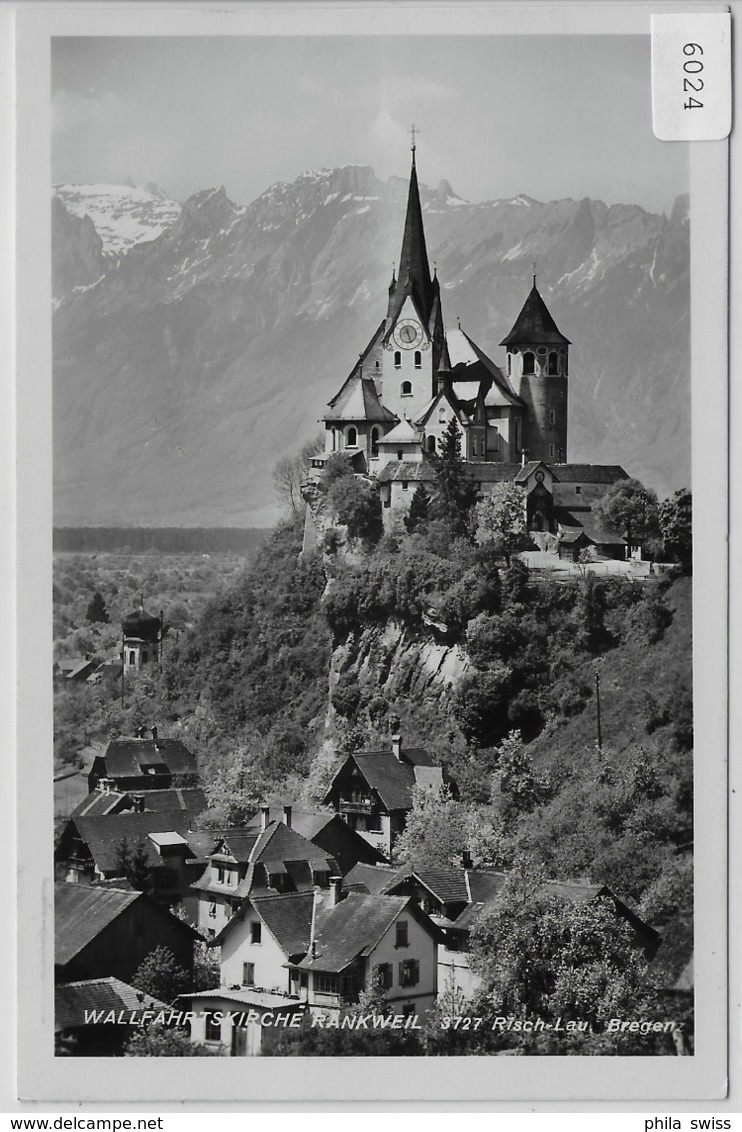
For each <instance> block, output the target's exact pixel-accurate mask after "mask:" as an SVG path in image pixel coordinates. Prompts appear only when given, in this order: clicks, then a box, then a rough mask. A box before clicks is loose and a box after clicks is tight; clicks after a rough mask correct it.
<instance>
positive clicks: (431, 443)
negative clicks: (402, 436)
mask: <svg viewBox="0 0 742 1132" xmlns="http://www.w3.org/2000/svg"><path fill="white" fill-rule="evenodd" d="M428 452H435V437H434V436H429V437H428Z"/></svg>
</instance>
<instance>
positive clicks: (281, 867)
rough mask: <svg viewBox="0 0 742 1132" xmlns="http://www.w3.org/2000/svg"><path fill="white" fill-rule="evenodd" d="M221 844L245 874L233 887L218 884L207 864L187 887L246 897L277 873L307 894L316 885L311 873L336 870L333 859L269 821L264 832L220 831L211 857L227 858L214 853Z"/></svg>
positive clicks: (292, 830)
mask: <svg viewBox="0 0 742 1132" xmlns="http://www.w3.org/2000/svg"><path fill="white" fill-rule="evenodd" d="M222 842H223V843H224V848H226V849H228V850H230V851H231V854H230V855H231V856H233V857H234V859H235V860H237V861H239V862H240V863H241V864H245V863H246V864H247V869H246V871H245V875H244V876H243V877H242V879H241V880H240V881H239V883H238V884H237V885H236V886H228V885H224V884H219V883H218V882H217V881H215V880H214V879H213V877H212V875H211V872H212V870H211V865H210V864H209V865H208V866H207V868H206V869H205V870H204V872H203V873H202V875H201V876H200V877H199V878H198V880H196V881H194V883H193V884H192V885H191V888H194V889H196V890H197V891H204V892H209V891H214V892H228V893H229V894H230V895H231V896H241V897H247V896H250V895H251V894H252V893H253V891H254V889H255V888H256V887H257V888H258V889H259V888H260V886H261V885H263V884H265V883H266V881H268V880H269V878H270V876H272V875H276V874H279V873H280V874H286V875H288V877H289V879H290V880H291V882H292V883H293V885H294V887H295V889H297V890H298V891H302V890H303V891H310V890H312V889H313V888H314V885H315V883H316V881H315V877H314V873H315V872H325V873H326V872H330V873H332V872H337V871H338V870H337V865H336V863H335V861H334V859H333V858H332V857H331V856H330V855H329V854H328V853H327V852H326V851H325V850H323V849H320V848H319V847H318V846H317V845H315V844H314V843H313V842H312V841H309V840H308V839H307V838H306V837H303V836H302V835H301V834H300V833H298V832H297V831H296V830H294V829H289V827H288V826H287V825H284V823H283V822H277V821H274V822H271V823H270V824H269V825H268V828H267V829H265V830H258V829H247V830H226V831H222V833H221V835H220V836H218V838H217V839H216V840H215V842H214V845H213V850H212V853H211V854H210V855H211V856H214V857H216V858H217V859H220V858H222V857H224V856H226V855H227V854H225V853H222V852H218V851H217V850H219V849H221V848H222ZM260 866H262V868H261V867H260ZM265 874H267V876H265Z"/></svg>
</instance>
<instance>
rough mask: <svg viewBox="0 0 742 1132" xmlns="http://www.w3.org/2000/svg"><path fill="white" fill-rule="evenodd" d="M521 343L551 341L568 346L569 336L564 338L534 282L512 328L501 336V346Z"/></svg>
mask: <svg viewBox="0 0 742 1132" xmlns="http://www.w3.org/2000/svg"><path fill="white" fill-rule="evenodd" d="M520 343H523V345H549V344H551V343H556V344H561V345H564V346H568V345H569V344H570V343H569V338H565V337H564V335H563V334H562V332H561V330H559V328H558V326H557V324H556V323H555V322H554V319H553V318H552V317H551V315H550V313H549V309H548V307H547V306H546V303H545V302H544V300H543V299H542V298H541V295H540V294H539V292H538V290H537V288H536V284H535V283H534V285H533V287H532V288H531V290H530V291H529V293H528V297H527V299H526V301H525V303H524V304H523V307H522V309H521V312H520V314H519V315H518V317H517V319H516V320H515V325H514V326H513V329H512V330H511V331H510V333H509V334H508V336H507V338H503V340H502V342H501V343H500V345H501V346H516V345H519V344H520Z"/></svg>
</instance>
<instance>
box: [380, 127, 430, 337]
mask: <svg viewBox="0 0 742 1132" xmlns="http://www.w3.org/2000/svg"><path fill="white" fill-rule="evenodd" d="M399 263H400V278H399V281H400V283H405V284H406V283H407V282H409V284H410V285H411V289H412V294H413V297H414V298H415V300H416V301H417V303H418V306H419V307H420V314H421V315H422V316H423V318H424V320H425V322H426V323H427V321H428V319H429V318H430V311H431V306H432V302H433V289H432V285H431V283H432V281H431V278H430V265H429V263H428V251H427V247H426V245H425V229H424V226H423V210H422V205H421V204H420V189H419V187H418V183H417V168H416V166H415V143H414V135H413V145H412V169H411V170H410V189H409V193H408V196H407V215H406V217H405V225H404V236H403V239H402V251H401V254H400V257H399ZM403 271H405V273H406V278H403V275H402V272H403ZM391 313H392V312H391V309H390V314H391Z"/></svg>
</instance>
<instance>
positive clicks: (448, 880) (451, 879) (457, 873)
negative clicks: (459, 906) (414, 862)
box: [414, 865, 469, 904]
mask: <svg viewBox="0 0 742 1132" xmlns="http://www.w3.org/2000/svg"><path fill="white" fill-rule="evenodd" d="M414 875H415V876H416V877H417V878H418V879H419V880H420V881H421V882H422V883H423V884H424V885H425V887H426V888H428V889H430V891H431V892H432V893H433V895H434V896H437V897H438V899H439V900H440V901H441V903H442V904H456V903H461V902H463V903H467V902H468V900H469V889H468V887H467V884H466V873H465V871H464V869H458V868H454V867H451V868H440V867H439V868H431V867H429V866H426V865H423V866H422V867H421V868H419V869H415V870H414Z"/></svg>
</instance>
